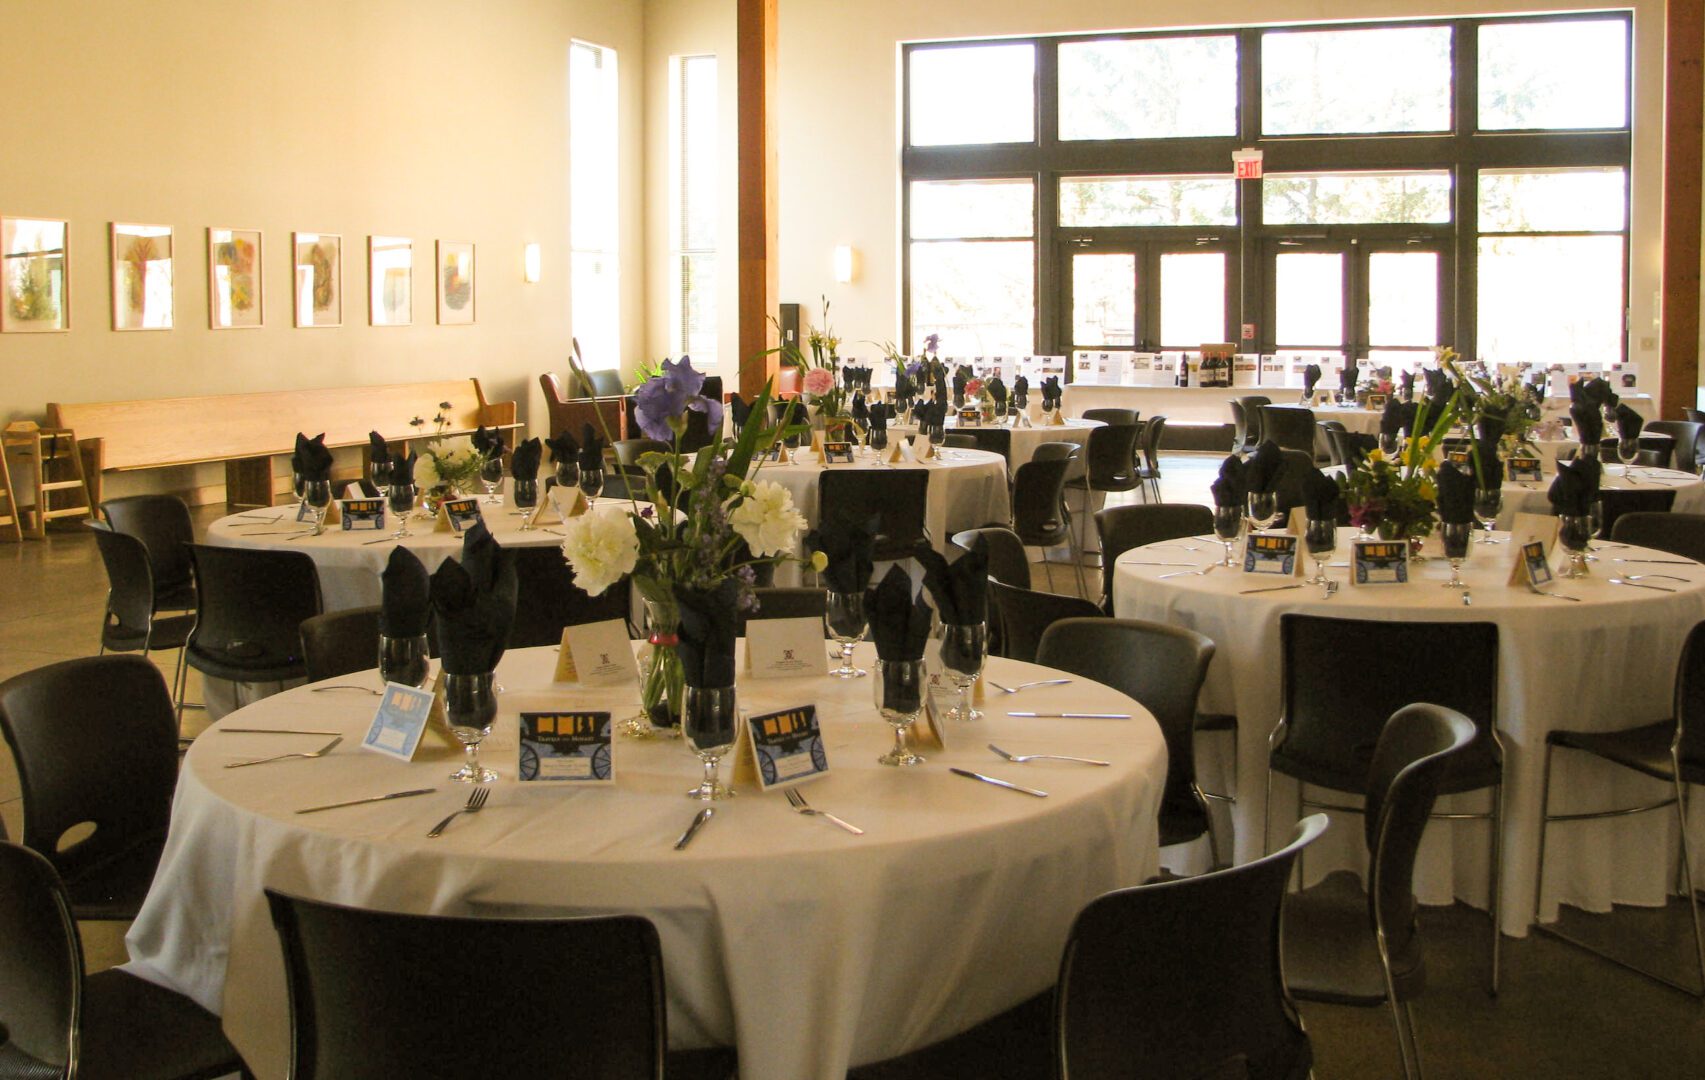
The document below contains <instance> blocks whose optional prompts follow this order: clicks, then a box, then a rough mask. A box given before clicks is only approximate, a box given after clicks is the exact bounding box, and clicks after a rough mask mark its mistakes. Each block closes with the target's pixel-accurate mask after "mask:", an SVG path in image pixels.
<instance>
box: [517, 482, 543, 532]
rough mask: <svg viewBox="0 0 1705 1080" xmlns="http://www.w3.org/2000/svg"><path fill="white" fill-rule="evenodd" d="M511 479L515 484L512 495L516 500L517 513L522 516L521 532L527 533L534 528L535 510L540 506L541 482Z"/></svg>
mask: <svg viewBox="0 0 1705 1080" xmlns="http://www.w3.org/2000/svg"><path fill="white" fill-rule="evenodd" d="M511 479H512V480H513V481H514V484H513V486H512V487H511V489H510V494H511V495H512V496H513V497H514V499H515V512H516V513H517V514H519V515H520V516H521V531H522V532H526V531H527V530H528V529H531V528H532V527H533V509H534V508H535V507H537V506H538V505H539V482H538V481H537V480H521V479H518V478H514V477H511Z"/></svg>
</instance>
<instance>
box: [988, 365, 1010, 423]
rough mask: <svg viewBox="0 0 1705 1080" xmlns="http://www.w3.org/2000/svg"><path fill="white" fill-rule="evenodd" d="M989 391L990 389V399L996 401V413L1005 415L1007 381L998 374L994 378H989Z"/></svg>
mask: <svg viewBox="0 0 1705 1080" xmlns="http://www.w3.org/2000/svg"><path fill="white" fill-rule="evenodd" d="M988 391H989V398H990V400H992V401H993V402H994V403H995V415H996V416H1003V415H1005V413H1006V383H1003V382H1001V377H1000V376H999V375H996V376H995V377H994V378H992V379H990V380H989V382H988Z"/></svg>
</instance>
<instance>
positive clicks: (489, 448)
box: [471, 424, 507, 458]
mask: <svg viewBox="0 0 1705 1080" xmlns="http://www.w3.org/2000/svg"><path fill="white" fill-rule="evenodd" d="M471 441H472V442H473V444H474V449H475V450H477V451H479V455H480V456H481V457H485V458H491V457H501V456H503V451H504V450H505V449H507V447H505V446H504V445H503V433H502V432H500V431H498V430H497V429H496V428H488V427H486V426H485V425H484V424H481V425H480V426H479V428H478V429H477V430H475V432H474V434H473V438H472V440H471Z"/></svg>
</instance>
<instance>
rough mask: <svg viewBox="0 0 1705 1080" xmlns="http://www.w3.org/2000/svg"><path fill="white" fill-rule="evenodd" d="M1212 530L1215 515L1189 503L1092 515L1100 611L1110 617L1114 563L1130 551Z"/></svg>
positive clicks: (1135, 506) (1137, 505) (1137, 506)
mask: <svg viewBox="0 0 1705 1080" xmlns="http://www.w3.org/2000/svg"><path fill="white" fill-rule="evenodd" d="M1213 531H1214V512H1213V511H1212V510H1210V509H1208V508H1207V507H1205V506H1196V505H1194V504H1192V503H1134V504H1132V505H1130V506H1110V507H1108V508H1107V509H1105V510H1098V511H1096V513H1095V533H1096V535H1097V536H1099V537H1100V538H1101V608H1102V610H1103V611H1105V612H1107V614H1109V615H1111V614H1113V607H1112V604H1113V563H1114V561H1115V560H1117V559H1118V558H1119V556H1121V555H1123V554H1124V553H1125V552H1127V551H1129V550H1131V549H1132V548H1138V547H1142V546H1143V545H1144V544H1154V543H1158V542H1160V541H1162V540H1177V539H1180V538H1182V537H1187V536H1199V535H1206V534H1208V533H1211V532H1213Z"/></svg>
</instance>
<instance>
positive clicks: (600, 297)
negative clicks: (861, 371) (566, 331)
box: [568, 41, 622, 370]
mask: <svg viewBox="0 0 1705 1080" xmlns="http://www.w3.org/2000/svg"><path fill="white" fill-rule="evenodd" d="M618 222H619V214H618V207H617V200H616V51H615V50H614V49H605V48H602V47H600V46H597V45H592V44H589V43H587V42H584V41H575V42H572V43H570V45H569V47H568V235H569V251H570V255H569V258H570V263H571V265H570V266H569V279H568V280H569V304H570V310H571V312H572V314H573V320H574V323H573V325H574V336H575V339H576V340H578V341H579V342H580V351H581V356H582V357H584V359H585V361H586V366H587V367H588V368H590V369H593V370H602V369H606V368H615V367H619V366H620V364H621V359H622V357H621V350H622V337H621V329H622V320H621V300H622V298H621V263H620V260H619V255H618V248H617V237H618Z"/></svg>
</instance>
